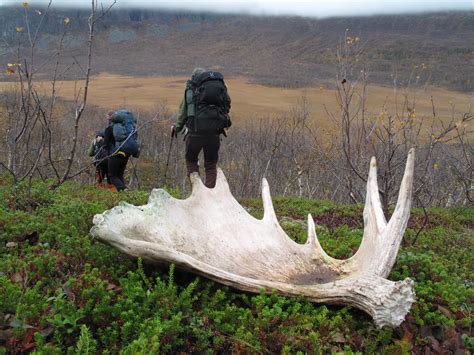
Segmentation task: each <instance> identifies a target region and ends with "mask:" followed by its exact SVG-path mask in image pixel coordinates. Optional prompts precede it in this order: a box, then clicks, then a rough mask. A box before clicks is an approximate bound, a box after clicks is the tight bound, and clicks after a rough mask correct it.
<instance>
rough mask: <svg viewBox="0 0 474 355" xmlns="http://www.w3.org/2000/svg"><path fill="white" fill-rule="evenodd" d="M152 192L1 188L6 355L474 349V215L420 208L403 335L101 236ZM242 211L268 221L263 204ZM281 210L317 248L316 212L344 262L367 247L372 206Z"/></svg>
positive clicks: (406, 273)
mask: <svg viewBox="0 0 474 355" xmlns="http://www.w3.org/2000/svg"><path fill="white" fill-rule="evenodd" d="M173 193H174V194H179V193H178V192H177V191H174V192H173ZM147 196H148V193H147V192H143V191H130V192H125V193H120V194H117V193H112V192H109V191H107V190H100V189H97V188H95V187H93V186H87V185H81V184H78V183H73V182H68V183H65V184H63V185H62V186H60V187H59V188H57V189H55V190H54V189H50V183H49V182H47V181H46V182H40V181H34V182H33V184H32V186H31V187H29V186H28V182H27V181H25V182H23V183H20V184H18V185H16V186H15V185H13V184H12V183H11V181H10V180H9V179H8V178H0V255H1V257H0V294H1V295H2V297H0V353H20V352H36V353H83V354H85V353H91V354H92V353H119V352H122V353H125V354H132V353H157V352H159V353H177V352H187V353H215V352H218V353H219V352H220V353H229V352H231V353H264V354H266V353H298V352H300V353H321V352H324V353H325V352H338V351H344V352H345V353H357V352H364V353H374V352H380V353H390V354H393V353H395V354H397V353H407V352H410V351H412V352H415V353H419V352H421V351H435V352H443V353H444V352H453V353H454V352H456V351H473V350H474V337H473V335H472V328H471V327H472V314H473V309H472V301H473V296H474V293H473V279H474V273H473V269H474V268H473V265H474V256H473V255H472V252H471V251H472V250H473V232H472V228H473V225H472V221H473V220H474V209H473V208H463V209H459V208H458V209H436V210H435V209H433V210H428V211H427V212H428V219H426V217H425V214H424V213H423V211H422V210H416V209H414V210H413V211H412V217H411V219H410V222H409V227H408V230H407V232H406V235H405V238H404V241H403V245H402V247H401V249H400V252H399V255H398V259H397V263H396V265H395V266H394V268H393V271H392V273H391V275H390V277H389V278H390V279H391V280H400V279H404V278H405V277H411V278H412V279H413V280H414V281H415V290H416V293H417V302H416V303H415V304H414V305H413V308H412V309H411V311H410V313H409V314H408V316H407V318H406V320H405V322H404V323H402V324H401V326H400V327H398V328H396V329H382V330H378V329H376V328H375V326H374V324H373V322H372V320H371V319H370V317H369V316H367V315H366V314H364V313H363V312H361V311H358V310H356V309H354V308H351V307H338V306H331V305H318V304H313V303H311V302H309V301H308V300H306V299H304V298H287V297H282V296H279V295H276V294H269V295H267V294H263V293H261V294H257V295H254V294H249V293H244V292H240V291H237V290H234V289H231V288H228V287H225V286H222V285H220V284H217V283H214V282H212V281H209V280H206V279H204V278H200V277H197V276H195V275H192V274H189V273H185V272H182V271H180V270H178V269H175V268H174V266H154V265H147V264H144V263H142V261H140V260H131V259H128V258H126V257H124V256H123V255H121V254H120V253H118V252H117V251H115V250H114V249H112V248H111V247H109V246H106V245H104V244H102V243H99V242H97V241H95V240H92V239H91V238H90V237H89V235H88V231H89V229H90V227H91V225H92V217H93V215H94V214H96V213H100V212H103V211H104V210H105V209H108V208H111V207H113V206H115V205H116V204H118V202H119V201H121V200H125V201H128V202H130V203H133V204H144V203H145V202H146V199H147ZM241 203H242V204H243V205H244V206H245V207H246V208H247V209H248V211H249V212H250V213H251V214H253V215H254V216H256V217H261V216H262V214H263V212H262V204H261V202H260V201H259V200H257V199H245V200H242V201H241ZM274 205H275V209H276V212H277V215H278V217H279V219H280V221H281V224H282V227H283V228H284V229H285V231H286V232H287V233H288V235H290V236H291V237H292V238H294V239H295V240H296V241H298V242H304V241H305V239H306V222H305V219H306V214H307V213H312V215H313V216H314V219H315V222H316V223H317V232H318V237H319V239H320V241H321V244H322V246H323V247H324V249H325V250H326V251H327V252H328V253H329V254H330V255H331V256H334V257H338V258H347V257H350V256H351V255H352V254H353V253H354V252H355V251H356V250H357V248H358V245H359V243H360V240H361V238H362V230H363V226H362V208H363V207H362V206H359V205H336V204H334V203H331V202H327V201H318V200H306V199H301V198H287V197H277V198H275V199H274ZM426 221H427V222H426ZM425 224H426V225H425ZM423 225H425V226H424V228H423V230H421V232H420V228H421V227H422V226H423Z"/></svg>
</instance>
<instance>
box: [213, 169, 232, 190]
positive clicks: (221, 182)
mask: <svg viewBox="0 0 474 355" xmlns="http://www.w3.org/2000/svg"><path fill="white" fill-rule="evenodd" d="M213 190H214V191H215V192H216V193H225V194H231V192H230V188H229V183H228V182H227V179H226V177H225V175H224V172H223V171H222V169H221V168H217V179H216V186H215V187H214V189H213Z"/></svg>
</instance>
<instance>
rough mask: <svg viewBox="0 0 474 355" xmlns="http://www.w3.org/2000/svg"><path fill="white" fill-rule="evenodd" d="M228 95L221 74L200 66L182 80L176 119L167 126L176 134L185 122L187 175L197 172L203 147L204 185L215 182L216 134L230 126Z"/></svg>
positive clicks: (217, 156) (217, 141) (212, 184)
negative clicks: (183, 83)
mask: <svg viewBox="0 0 474 355" xmlns="http://www.w3.org/2000/svg"><path fill="white" fill-rule="evenodd" d="M229 111H230V97H229V95H228V94H227V87H226V85H225V83H224V77H223V76H222V74H221V73H219V72H216V71H206V70H204V69H202V68H195V69H194V70H193V73H192V76H191V80H187V81H186V88H185V91H184V97H183V99H182V101H181V104H180V106H179V113H178V121H177V123H176V125H173V126H171V136H172V138H173V137H176V138H177V137H178V133H179V132H181V131H182V130H183V128H184V126H186V132H185V140H186V154H185V159H186V169H187V172H188V176H189V175H191V174H192V173H194V172H197V173H199V163H198V161H199V160H198V156H199V153H200V151H201V150H203V151H204V170H205V172H206V179H205V185H206V186H207V187H208V188H213V187H214V186H215V185H216V178H217V162H218V160H219V147H220V142H221V139H220V134H224V135H226V134H225V131H224V129H226V128H229V127H230V126H231V124H232V123H231V121H230V118H229Z"/></svg>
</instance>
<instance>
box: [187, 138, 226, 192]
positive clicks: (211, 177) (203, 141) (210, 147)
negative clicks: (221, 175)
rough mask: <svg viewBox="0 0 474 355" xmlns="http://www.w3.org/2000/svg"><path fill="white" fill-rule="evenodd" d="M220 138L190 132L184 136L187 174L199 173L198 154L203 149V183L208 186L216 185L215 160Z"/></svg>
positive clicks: (217, 157) (217, 158)
mask: <svg viewBox="0 0 474 355" xmlns="http://www.w3.org/2000/svg"><path fill="white" fill-rule="evenodd" d="M220 146H221V140H220V137H219V135H209V136H199V135H192V134H190V135H189V136H188V137H187V138H186V168H187V170H188V175H191V174H192V173H194V172H197V173H199V164H198V160H199V159H198V156H199V153H200V152H201V150H203V151H204V170H205V172H206V181H205V183H204V184H205V185H206V186H207V187H209V188H213V187H214V186H216V178H217V161H218V160H219V148H220Z"/></svg>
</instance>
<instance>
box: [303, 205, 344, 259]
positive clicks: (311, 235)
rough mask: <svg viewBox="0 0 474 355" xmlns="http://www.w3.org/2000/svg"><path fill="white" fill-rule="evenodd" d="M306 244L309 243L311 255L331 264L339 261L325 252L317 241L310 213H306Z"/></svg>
mask: <svg viewBox="0 0 474 355" xmlns="http://www.w3.org/2000/svg"><path fill="white" fill-rule="evenodd" d="M306 244H307V245H311V247H312V249H313V250H314V251H313V253H314V255H313V257H320V258H322V259H323V260H324V261H326V262H328V263H331V264H332V265H334V264H337V263H339V261H338V260H337V259H334V258H332V257H330V256H329V255H327V254H326V252H325V251H324V249H323V247H322V246H321V243H319V240H318V236H317V234H316V226H315V225H314V220H313V216H312V215H311V213H308V240H307V242H306Z"/></svg>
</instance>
